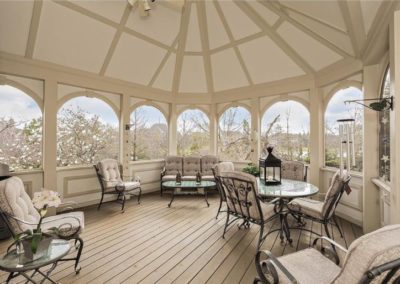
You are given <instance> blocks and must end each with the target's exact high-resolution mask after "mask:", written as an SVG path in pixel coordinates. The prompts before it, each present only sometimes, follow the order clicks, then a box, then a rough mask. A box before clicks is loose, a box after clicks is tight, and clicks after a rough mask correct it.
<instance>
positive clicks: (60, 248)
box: [0, 239, 71, 272]
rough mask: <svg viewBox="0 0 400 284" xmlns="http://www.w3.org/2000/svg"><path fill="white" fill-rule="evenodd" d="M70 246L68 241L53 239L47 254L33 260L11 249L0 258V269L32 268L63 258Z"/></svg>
mask: <svg viewBox="0 0 400 284" xmlns="http://www.w3.org/2000/svg"><path fill="white" fill-rule="evenodd" d="M70 248H71V246H70V244H69V242H68V241H65V240H58V239H54V240H52V241H51V243H50V246H49V250H48V251H47V254H46V255H44V256H43V257H41V258H39V259H36V260H33V261H29V260H27V259H26V258H25V256H24V254H23V253H21V254H17V252H16V250H12V251H10V252H9V253H7V254H6V255H5V256H4V257H3V258H2V259H0V269H1V270H5V271H9V272H18V271H28V270H34V269H36V268H40V267H43V266H45V265H48V264H51V263H54V262H55V261H57V260H59V259H61V258H63V257H64V256H66V255H67V254H68V252H69V250H70Z"/></svg>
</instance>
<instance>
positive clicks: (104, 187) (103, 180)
mask: <svg viewBox="0 0 400 284" xmlns="http://www.w3.org/2000/svg"><path fill="white" fill-rule="evenodd" d="M93 167H94V169H95V171H96V174H97V178H98V180H99V183H100V187H101V199H100V203H99V205H98V206H97V210H99V209H100V207H101V204H102V203H103V199H104V195H106V194H108V195H110V194H111V195H117V202H120V203H121V204H122V208H121V210H122V211H124V208H125V201H126V195H130V196H137V197H138V203H139V204H140V197H141V195H142V189H141V187H140V178H139V177H134V178H133V180H132V181H123V180H122V177H123V175H122V173H123V171H122V166H121V165H119V164H118V162H117V160H114V159H104V160H102V161H100V162H99V163H98V164H97V165H93ZM137 191H138V192H139V194H138V195H136V192H137Z"/></svg>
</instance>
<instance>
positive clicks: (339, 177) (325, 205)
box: [288, 170, 351, 238]
mask: <svg viewBox="0 0 400 284" xmlns="http://www.w3.org/2000/svg"><path fill="white" fill-rule="evenodd" d="M350 179H351V177H350V175H348V173H347V171H345V170H343V171H342V174H340V170H338V171H337V172H336V173H335V175H334V176H333V178H332V182H331V185H330V187H329V189H328V192H327V193H326V195H325V200H324V201H323V202H321V201H318V200H312V199H309V198H296V199H294V200H292V201H291V202H289V203H288V208H289V211H290V213H291V214H292V215H293V216H295V217H296V218H297V220H301V219H303V218H304V219H308V220H312V221H314V222H318V223H321V224H323V225H324V229H325V233H326V235H327V236H328V238H330V237H331V235H330V233H329V229H328V224H330V223H332V222H333V225H335V226H336V227H337V228H338V230H339V233H340V236H341V237H343V232H342V230H341V228H340V226H339V224H338V222H337V220H336V217H335V210H336V207H337V205H338V203H339V201H340V199H341V198H342V195H343V192H344V191H345V190H346V189H347V188H348V186H349V182H350ZM302 230H306V231H309V232H311V233H314V234H316V235H319V234H318V233H316V232H314V231H312V230H308V229H307V228H304V227H302Z"/></svg>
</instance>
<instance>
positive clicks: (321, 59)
mask: <svg viewBox="0 0 400 284" xmlns="http://www.w3.org/2000/svg"><path fill="white" fill-rule="evenodd" d="M278 33H279V34H280V35H281V36H282V38H284V40H285V41H286V42H287V43H288V44H289V45H290V46H291V47H292V48H293V49H294V50H295V51H296V52H297V53H298V54H299V55H300V56H301V57H302V58H304V59H305V60H306V61H307V63H308V64H309V65H310V66H311V67H313V68H314V69H315V70H320V69H322V68H324V67H327V66H329V65H331V64H333V63H335V62H337V61H339V60H341V59H343V57H341V56H340V55H339V54H337V53H336V52H334V51H333V50H331V49H330V48H328V47H326V46H325V45H323V44H322V43H320V42H319V41H317V40H315V39H314V38H312V37H311V36H309V35H308V34H306V33H304V32H303V31H301V30H299V29H298V28H296V27H295V26H293V25H292V24H289V23H288V22H285V23H283V24H282V25H281V26H280V27H279V28H278Z"/></svg>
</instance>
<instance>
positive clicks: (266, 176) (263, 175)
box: [259, 146, 282, 185]
mask: <svg viewBox="0 0 400 284" xmlns="http://www.w3.org/2000/svg"><path fill="white" fill-rule="evenodd" d="M273 149H274V147H272V146H268V147H267V151H268V156H267V157H266V158H265V159H260V165H259V166H260V179H261V181H262V182H263V183H264V184H265V185H277V184H281V168H282V161H281V160H280V159H278V158H277V157H275V156H274V155H273V154H272V150H273Z"/></svg>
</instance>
